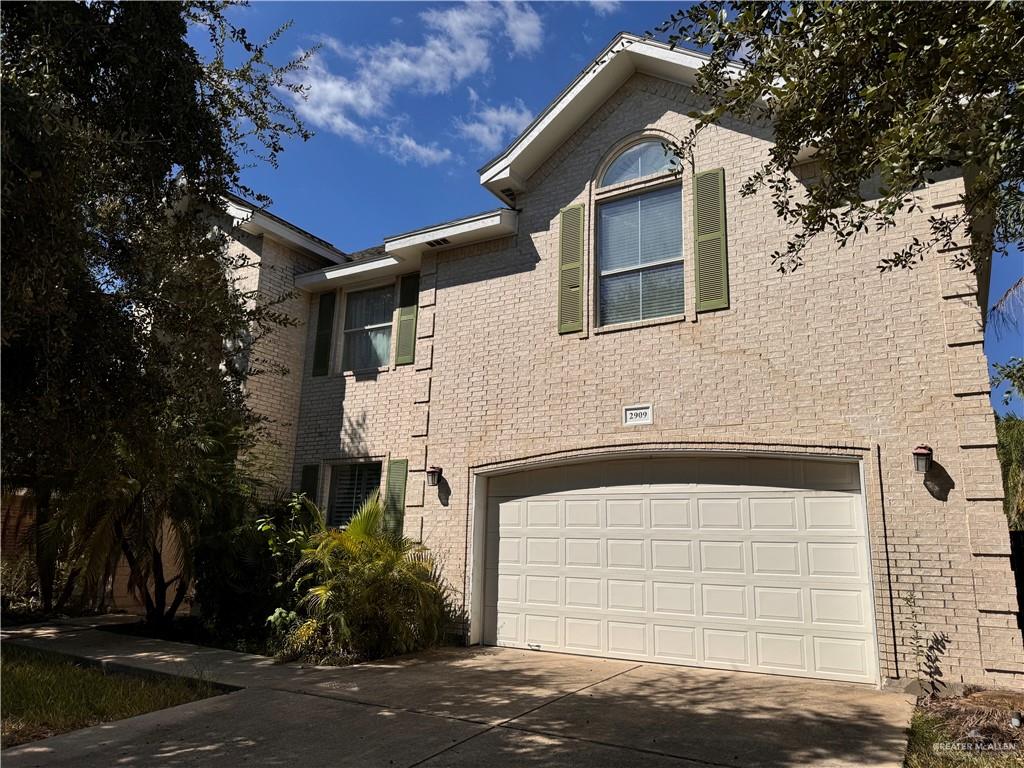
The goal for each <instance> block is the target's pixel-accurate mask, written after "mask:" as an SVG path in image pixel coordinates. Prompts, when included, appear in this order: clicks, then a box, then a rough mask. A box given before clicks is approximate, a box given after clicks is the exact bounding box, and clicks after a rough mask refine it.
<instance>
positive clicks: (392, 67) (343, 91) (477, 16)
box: [294, 2, 544, 165]
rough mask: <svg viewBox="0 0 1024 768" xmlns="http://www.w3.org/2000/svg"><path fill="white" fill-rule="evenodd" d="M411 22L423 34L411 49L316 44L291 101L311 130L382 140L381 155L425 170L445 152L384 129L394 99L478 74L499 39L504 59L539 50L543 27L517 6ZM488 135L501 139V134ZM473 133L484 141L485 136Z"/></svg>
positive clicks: (396, 44)
mask: <svg viewBox="0 0 1024 768" xmlns="http://www.w3.org/2000/svg"><path fill="white" fill-rule="evenodd" d="M419 21H420V22H422V27H423V29H424V32H423V38H422V40H421V41H420V42H419V43H416V44H413V43H408V42H405V41H403V40H397V39H396V40H391V41H390V42H387V43H383V44H377V45H367V46H356V45H347V44H345V43H343V42H341V41H339V40H337V39H335V38H331V37H327V36H324V37H322V38H320V42H321V44H322V46H323V48H322V50H321V51H319V52H317V53H316V54H315V55H314V56H313V57H312V59H311V60H310V62H309V68H308V70H307V71H306V72H305V73H301V74H300V75H298V76H297V78H296V79H297V80H301V81H302V82H303V83H304V84H305V85H306V86H307V87H308V94H307V98H306V99H305V100H302V99H298V98H296V99H295V100H294V103H295V108H296V110H297V111H298V112H299V114H300V116H301V117H303V118H304V119H305V120H306V121H307V122H309V123H310V124H311V125H312V126H314V127H317V128H321V129H325V130H328V131H331V132H332V133H336V134H338V135H340V136H344V137H346V138H349V139H352V140H353V141H357V142H360V143H366V142H369V141H370V140H371V139H374V138H376V139H381V138H382V137H383V139H384V141H383V142H382V144H381V149H382V150H383V151H385V152H386V153H387V154H389V155H392V156H393V157H396V158H398V159H402V160H403V161H406V162H407V161H409V160H410V159H411V160H415V161H416V162H419V163H421V164H424V165H432V164H436V163H439V162H443V161H444V160H447V159H450V158H451V156H452V153H451V151H450V150H448V149H444V148H442V147H439V146H438V145H437V144H436V143H429V142H426V143H425V142H423V141H421V140H418V139H416V138H414V137H412V136H410V135H409V134H408V133H406V132H396V131H395V130H393V129H392V128H387V127H384V126H389V125H391V124H392V123H393V122H394V119H395V116H394V109H395V101H396V99H397V97H399V96H400V95H401V94H402V93H404V92H409V91H411V92H414V93H417V94H420V95H438V94H445V93H449V92H450V91H451V89H452V88H453V87H454V86H456V85H458V84H460V83H462V82H464V81H466V80H468V79H469V78H472V77H475V76H478V75H482V74H484V73H486V72H487V71H488V70H489V69H490V67H491V51H492V47H493V46H494V45H495V43H496V42H498V41H499V40H501V39H507V40H508V42H509V43H511V54H510V55H530V54H532V53H534V52H536V51H538V50H539V49H540V46H541V43H542V41H543V38H544V25H543V21H542V19H541V17H540V16H539V15H538V14H537V12H536V11H535V10H534V9H533V8H532V7H531V6H529V5H528V4H526V3H521V2H510V3H502V4H499V5H496V4H492V3H476V2H467V3H463V4H461V5H455V6H445V7H442V8H429V9H427V10H425V11H423V12H421V13H420V14H419ZM328 57H330V58H328ZM339 64H340V65H341V66H338V65H339ZM342 71H344V74H342V73H341V72H342ZM474 93H475V92H474ZM509 119H511V118H509ZM489 130H491V131H492V132H493V131H495V130H496V131H498V133H499V134H500V135H503V134H502V133H501V131H503V130H505V129H501V128H493V129H489ZM480 135H481V137H483V138H484V139H485V140H487V136H488V135H489V134H487V133H486V132H485V133H481V134H480Z"/></svg>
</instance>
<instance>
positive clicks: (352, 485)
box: [327, 461, 381, 528]
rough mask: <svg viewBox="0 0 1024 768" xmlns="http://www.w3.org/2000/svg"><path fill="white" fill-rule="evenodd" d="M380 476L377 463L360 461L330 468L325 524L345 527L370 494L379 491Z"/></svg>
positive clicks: (379, 467) (378, 463) (379, 465)
mask: <svg viewBox="0 0 1024 768" xmlns="http://www.w3.org/2000/svg"><path fill="white" fill-rule="evenodd" d="M380 475H381V463H380V462H379V461H360V462H354V463H350V464H335V465H334V466H332V467H331V498H330V502H329V503H328V505H327V524H328V525H330V526H332V527H335V528H338V527H341V526H344V525H347V524H348V521H349V520H351V519H352V516H353V515H354V514H355V513H356V512H358V511H359V507H360V506H362V504H363V502H364V501H366V499H367V498H368V497H369V496H370V494H371V493H373V492H374V491H376V490H379V489H380Z"/></svg>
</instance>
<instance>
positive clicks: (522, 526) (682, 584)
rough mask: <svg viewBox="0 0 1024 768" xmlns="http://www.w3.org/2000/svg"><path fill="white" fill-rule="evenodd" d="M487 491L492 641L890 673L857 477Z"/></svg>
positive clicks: (823, 671)
mask: <svg viewBox="0 0 1024 768" xmlns="http://www.w3.org/2000/svg"><path fill="white" fill-rule="evenodd" d="M508 487H509V484H508V483H507V482H505V483H503V484H502V487H501V488H499V489H498V490H499V492H500V491H501V490H502V489H505V490H507V488H508ZM527 487H528V484H527ZM488 506H489V509H488V523H489V536H490V538H491V541H490V544H491V546H489V547H488V549H489V550H490V554H491V558H490V560H489V561H488V562H487V564H486V567H487V571H488V574H487V575H488V579H487V581H488V589H487V593H486V595H485V630H484V640H485V642H489V643H493V644H497V645H503V646H511V647H517V648H535V649H541V650H546V651H561V652H566V653H576V654H587V655H597V656H609V657H615V658H624V659H637V660H644V661H656V662H667V663H672V664H684V665H694V666H705V667H717V668H725V669H736V670H751V671H757V672H770V673H776V674H786V675H800V676H808V677H819V678H829V679H836V680H849V681H857V682H876V681H877V665H876V660H877V657H876V651H875V640H874V624H873V616H872V609H871V582H870V574H869V570H868V550H867V541H866V531H865V522H864V513H863V510H862V507H861V502H860V496H859V494H858V493H857V492H855V491H836V490H810V489H779V488H773V487H751V486H734V485H729V486H725V485H700V484H658V485H639V486H618V487H605V488H601V489H589V490H588V489H578V490H571V491H566V492H554V493H543V494H539V495H534V496H526V497H519V498H510V497H508V496H501V495H497V496H492V497H491V498H490V499H489V505H488Z"/></svg>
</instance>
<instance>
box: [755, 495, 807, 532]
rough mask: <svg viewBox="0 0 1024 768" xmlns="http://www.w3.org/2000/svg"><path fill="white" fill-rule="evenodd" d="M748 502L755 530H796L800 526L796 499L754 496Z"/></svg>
mask: <svg viewBox="0 0 1024 768" xmlns="http://www.w3.org/2000/svg"><path fill="white" fill-rule="evenodd" d="M748 504H749V506H750V529H751V530H753V531H795V530H798V529H799V527H800V522H799V515H798V513H797V505H796V499H786V498H767V499H762V498H752V499H750V500H749V502H748Z"/></svg>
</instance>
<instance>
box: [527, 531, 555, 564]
mask: <svg viewBox="0 0 1024 768" xmlns="http://www.w3.org/2000/svg"><path fill="white" fill-rule="evenodd" d="M561 544H562V542H561V540H560V539H549V538H543V539H542V538H528V539H527V540H526V566H527V567H530V566H532V565H559V564H560V563H561V558H560V557H559V555H558V552H559V550H560V549H561Z"/></svg>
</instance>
